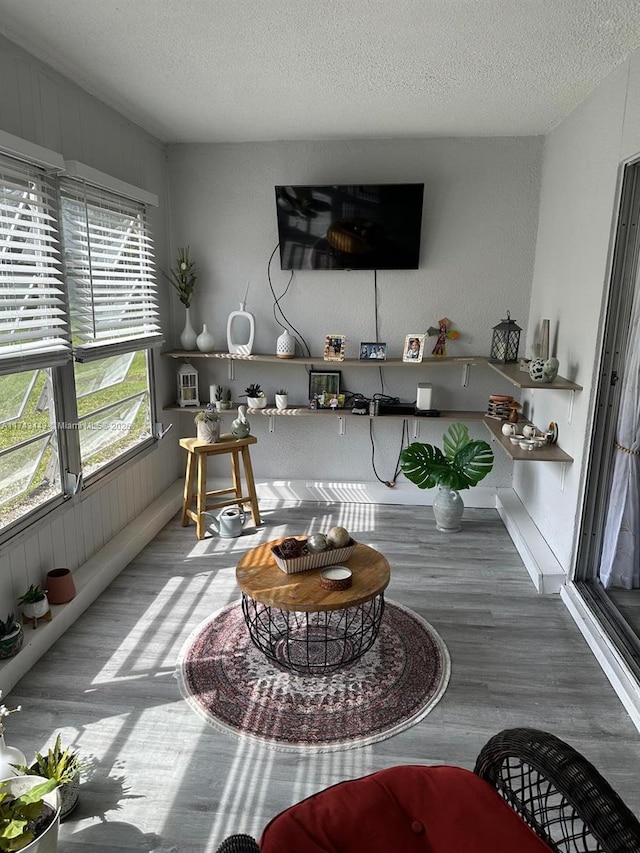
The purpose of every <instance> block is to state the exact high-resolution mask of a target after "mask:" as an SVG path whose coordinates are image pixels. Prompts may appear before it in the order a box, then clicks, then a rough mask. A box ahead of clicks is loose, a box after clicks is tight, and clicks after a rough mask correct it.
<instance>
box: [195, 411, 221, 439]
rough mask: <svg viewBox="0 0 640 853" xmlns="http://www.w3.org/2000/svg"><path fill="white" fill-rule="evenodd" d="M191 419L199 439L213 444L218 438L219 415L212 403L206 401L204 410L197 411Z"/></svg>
mask: <svg viewBox="0 0 640 853" xmlns="http://www.w3.org/2000/svg"><path fill="white" fill-rule="evenodd" d="M193 420H194V422H195V425H196V433H197V436H198V438H199V439H200V441H206V442H208V443H209V444H215V443H216V441H219V440H220V415H219V414H218V412H217V411H216V410H215V408H214V405H213V404H212V403H207V406H206V408H205V410H204V412H198V414H197V415H196V416H195V418H194V419H193Z"/></svg>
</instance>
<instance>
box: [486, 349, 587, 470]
mask: <svg viewBox="0 0 640 853" xmlns="http://www.w3.org/2000/svg"><path fill="white" fill-rule="evenodd" d="M487 364H488V365H489V367H491V368H493V370H495V371H496V373H499V374H500V376H503V377H504V378H505V379H507V380H508V381H509V382H511V384H512V385H515V386H516V387H518V388H539V389H540V390H541V391H582V385H576V383H575V382H571V381H570V380H569V379H564V377H562V376H556V378H555V379H554V380H553V382H534V381H533V379H532V378H531V377H530V376H529V374H528V373H527V371H525V370H520V368H519V366H518V365H517V364H494V363H493V362H491V361H489V360H488V359H487ZM524 452H525V453H528V451H524Z"/></svg>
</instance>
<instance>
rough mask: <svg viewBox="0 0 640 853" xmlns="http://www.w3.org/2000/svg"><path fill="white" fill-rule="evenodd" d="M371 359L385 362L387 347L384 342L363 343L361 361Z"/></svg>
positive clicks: (361, 345)
mask: <svg viewBox="0 0 640 853" xmlns="http://www.w3.org/2000/svg"><path fill="white" fill-rule="evenodd" d="M369 358H377V359H378V361H385V359H386V358H387V345H386V343H385V342H384V341H362V343H361V344H360V359H361V360H362V361H364V360H365V359H369Z"/></svg>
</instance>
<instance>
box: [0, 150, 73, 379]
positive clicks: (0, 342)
mask: <svg viewBox="0 0 640 853" xmlns="http://www.w3.org/2000/svg"><path fill="white" fill-rule="evenodd" d="M53 181H54V179H53V178H52V177H50V176H48V175H47V174H46V172H45V170H44V169H41V168H39V167H38V166H33V165H29V164H28V163H24V162H22V161H20V160H17V159H14V158H13V157H8V156H5V155H3V154H0V374H8V373H17V372H20V371H23V370H31V369H35V368H37V367H43V366H46V367H52V366H56V365H60V364H62V363H64V362H65V361H68V359H69V357H70V344H69V330H68V326H67V319H66V305H65V295H64V290H63V285H62V278H61V272H60V267H61V257H60V245H59V239H58V227H57V214H56V191H55V185H54V182H53Z"/></svg>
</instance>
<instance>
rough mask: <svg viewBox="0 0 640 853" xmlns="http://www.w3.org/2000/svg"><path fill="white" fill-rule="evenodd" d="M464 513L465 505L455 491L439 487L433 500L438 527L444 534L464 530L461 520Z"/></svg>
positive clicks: (446, 487) (447, 487)
mask: <svg viewBox="0 0 640 853" xmlns="http://www.w3.org/2000/svg"><path fill="white" fill-rule="evenodd" d="M463 511H464V503H463V500H462V498H461V497H460V495H459V494H458V492H457V491H456V490H455V489H450V488H449V486H438V491H437V493H436V496H435V498H434V499H433V515H434V517H435V520H436V527H437V528H438V530H440V531H441V532H442V533H457V532H458V531H459V530H462V525H461V524H460V519H461V518H462V513H463Z"/></svg>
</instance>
